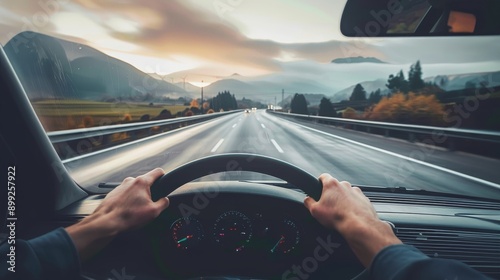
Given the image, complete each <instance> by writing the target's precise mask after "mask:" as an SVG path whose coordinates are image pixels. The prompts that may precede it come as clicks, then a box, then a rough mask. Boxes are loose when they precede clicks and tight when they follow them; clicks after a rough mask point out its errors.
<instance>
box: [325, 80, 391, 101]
mask: <svg viewBox="0 0 500 280" xmlns="http://www.w3.org/2000/svg"><path fill="white" fill-rule="evenodd" d="M386 83H387V80H385V79H378V80H375V81H364V82H361V83H359V84H361V86H363V88H364V89H365V91H366V97H367V98H368V95H369V94H370V92H372V91H376V90H377V89H380V91H381V93H382V95H387V93H389V89H387V87H386V86H385V84H386ZM355 86H356V85H352V86H350V87H347V88H345V89H343V90H341V91H338V92H336V93H335V94H333V95H332V96H330V100H331V101H332V102H340V101H342V100H349V97H351V94H352V91H353V90H354V87H355Z"/></svg>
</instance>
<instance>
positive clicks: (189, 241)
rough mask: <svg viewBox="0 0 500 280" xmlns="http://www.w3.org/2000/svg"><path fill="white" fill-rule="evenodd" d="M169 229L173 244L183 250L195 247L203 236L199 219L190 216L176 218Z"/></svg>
mask: <svg viewBox="0 0 500 280" xmlns="http://www.w3.org/2000/svg"><path fill="white" fill-rule="evenodd" d="M170 229H171V230H172V239H173V240H174V242H175V246H176V247H177V248H179V249H183V250H189V249H192V248H194V247H196V246H197V245H198V244H199V243H200V241H201V240H202V239H203V237H204V233H203V227H202V225H201V223H200V221H198V220H197V219H195V218H192V217H189V218H180V219H178V220H176V221H175V222H174V223H173V224H172V225H171V226H170Z"/></svg>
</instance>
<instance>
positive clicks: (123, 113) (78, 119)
mask: <svg viewBox="0 0 500 280" xmlns="http://www.w3.org/2000/svg"><path fill="white" fill-rule="evenodd" d="M32 105H33V108H34V109H35V112H36V113H37V115H38V118H39V119H40V121H41V122H42V125H43V126H44V128H45V130H47V131H56V130H65V129H74V128H81V127H92V126H100V125H107V124H113V123H119V122H123V121H124V120H125V119H127V120H128V121H137V120H139V119H140V118H141V116H143V115H146V114H148V115H149V116H150V117H151V118H154V117H156V116H158V115H159V114H160V112H161V111H162V110H164V109H167V110H169V111H170V113H172V115H175V114H176V113H177V112H181V111H183V110H184V109H185V108H187V107H188V106H184V105H161V104H158V105H156V104H154V105H149V103H146V104H139V103H124V102H123V103H110V102H97V101H86V100H43V101H35V102H32Z"/></svg>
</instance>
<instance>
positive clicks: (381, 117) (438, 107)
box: [366, 92, 444, 125]
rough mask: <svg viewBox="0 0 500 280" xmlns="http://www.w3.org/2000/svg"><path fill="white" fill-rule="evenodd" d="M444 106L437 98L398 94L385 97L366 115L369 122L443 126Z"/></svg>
mask: <svg viewBox="0 0 500 280" xmlns="http://www.w3.org/2000/svg"><path fill="white" fill-rule="evenodd" d="M443 115H444V110H443V105H442V104H441V103H439V101H438V100H437V98H436V96H435V95H433V94H431V95H423V94H415V93H412V92H410V93H409V94H407V95H405V94H402V93H396V94H394V95H393V96H392V97H383V98H382V100H381V101H380V102H379V103H378V104H377V105H375V106H374V107H373V109H372V110H371V111H369V112H368V113H367V115H366V118H367V119H368V120H374V121H384V122H397V123H409V124H420V125H442V124H443Z"/></svg>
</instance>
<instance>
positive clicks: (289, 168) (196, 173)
mask: <svg viewBox="0 0 500 280" xmlns="http://www.w3.org/2000/svg"><path fill="white" fill-rule="evenodd" d="M226 171H251V172H257V173H262V174H266V175H270V176H274V177H277V178H279V179H282V180H285V181H286V182H288V183H290V184H292V185H294V186H295V187H296V188H298V189H300V190H302V191H303V192H304V193H306V194H307V195H308V196H310V197H312V198H314V199H315V200H316V201H317V200H319V198H320V196H321V192H322V190H323V187H322V184H321V182H320V181H319V180H318V179H317V178H316V177H314V176H313V175H311V174H310V173H308V172H306V171H304V170H302V169H300V168H299V167H297V166H295V165H292V164H290V163H287V162H285V161H282V160H279V159H275V158H271V157H267V156H262V155H256V154H246V153H233V154H220V155H213V156H208V157H204V158H201V159H197V160H194V161H191V162H188V163H186V164H184V165H181V166H179V167H177V168H175V169H173V170H171V171H170V172H168V173H166V174H165V175H163V176H162V177H161V178H159V179H158V180H156V181H155V183H154V184H153V185H152V186H151V198H152V199H153V201H156V200H158V199H160V198H161V197H165V196H167V195H168V194H170V193H171V192H173V191H174V190H176V189H177V188H179V187H180V186H182V185H184V184H186V183H189V182H191V181H193V180H195V179H198V178H200V177H203V176H206V175H210V174H214V173H219V172H226Z"/></svg>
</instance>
